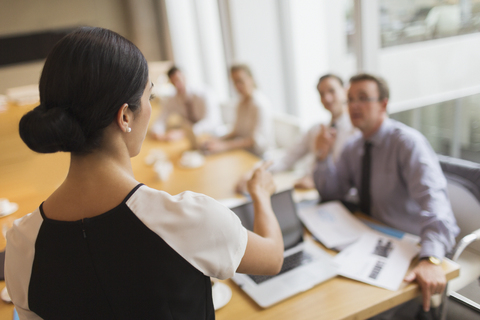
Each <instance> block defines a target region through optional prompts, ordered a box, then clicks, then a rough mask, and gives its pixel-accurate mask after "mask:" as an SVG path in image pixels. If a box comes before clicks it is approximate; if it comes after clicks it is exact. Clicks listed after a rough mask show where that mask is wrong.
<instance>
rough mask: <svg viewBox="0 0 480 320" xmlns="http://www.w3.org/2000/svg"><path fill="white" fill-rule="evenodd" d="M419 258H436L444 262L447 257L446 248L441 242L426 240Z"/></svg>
mask: <svg viewBox="0 0 480 320" xmlns="http://www.w3.org/2000/svg"><path fill="white" fill-rule="evenodd" d="M419 257H420V258H425V257H435V258H438V259H440V260H442V259H443V258H444V257H445V246H444V245H443V244H442V243H440V242H433V241H430V240H426V241H424V242H422V248H421V249H420V254H419Z"/></svg>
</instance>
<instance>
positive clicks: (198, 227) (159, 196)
mask: <svg viewBox="0 0 480 320" xmlns="http://www.w3.org/2000/svg"><path fill="white" fill-rule="evenodd" d="M127 205H128V207H129V208H130V209H131V210H132V211H133V212H134V213H135V215H136V216H137V217H138V218H139V219H140V220H141V221H142V222H143V223H144V224H145V225H146V226H147V227H148V228H150V230H152V231H153V232H155V233H156V234H158V235H159V236H160V237H161V238H162V239H163V240H164V241H165V242H166V243H167V244H168V245H169V246H170V247H172V248H173V249H174V250H175V251H176V252H177V253H178V254H180V255H181V256H182V257H183V258H184V259H185V260H187V261H188V262H189V263H190V264H191V265H193V266H194V267H195V268H197V269H198V270H200V271H201V272H202V273H203V274H204V275H206V276H211V277H215V278H219V279H227V278H230V277H232V276H233V275H234V274H235V271H236V270H237V268H238V266H239V264H240V262H241V260H242V258H243V255H244V254H245V249H246V247H247V240H248V235H247V230H246V229H245V228H244V227H243V226H242V223H241V222H240V219H239V218H238V217H237V216H236V215H235V214H234V213H233V212H232V211H231V210H230V209H228V208H227V207H225V206H224V205H222V204H221V203H219V202H217V201H216V200H214V199H212V198H210V197H207V196H205V195H202V194H197V193H194V192H190V191H186V192H183V193H180V194H178V195H176V196H171V195H169V194H168V193H166V192H163V191H158V190H155V189H151V188H148V187H146V186H142V187H141V188H140V189H139V190H137V192H135V193H134V194H133V195H132V197H130V199H129V200H128V201H127Z"/></svg>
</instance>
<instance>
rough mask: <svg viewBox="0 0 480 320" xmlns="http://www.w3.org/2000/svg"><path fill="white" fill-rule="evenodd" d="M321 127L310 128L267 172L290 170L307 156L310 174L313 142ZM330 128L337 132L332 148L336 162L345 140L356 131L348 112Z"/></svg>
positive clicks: (312, 165) (312, 166)
mask: <svg viewBox="0 0 480 320" xmlns="http://www.w3.org/2000/svg"><path fill="white" fill-rule="evenodd" d="M321 126H322V124H316V125H314V126H313V127H312V128H310V129H309V130H308V131H307V132H306V133H305V134H304V135H303V136H302V137H301V138H300V140H299V141H298V142H297V143H295V144H294V145H292V146H291V147H290V148H288V150H287V151H286V153H285V155H284V156H283V157H281V158H279V159H277V160H275V161H274V163H273V164H272V166H271V167H270V169H269V170H270V171H271V172H280V171H285V170H291V169H292V168H293V166H294V165H295V163H296V162H297V161H299V160H300V159H302V158H303V157H305V156H307V155H308V157H309V159H308V160H307V163H308V170H307V172H308V173H310V174H311V173H312V172H313V169H314V164H315V156H314V154H315V140H316V138H317V136H318V134H319V133H320V130H321ZM331 126H334V127H335V129H336V131H337V137H336V139H335V143H334V145H333V148H332V157H333V160H334V161H337V160H338V159H339V158H340V154H341V153H342V151H343V147H344V146H345V143H346V142H347V140H348V139H349V138H350V137H352V136H353V135H354V134H355V133H356V132H358V130H357V129H356V128H354V127H353V126H352V122H351V121H350V116H349V114H348V111H345V112H343V113H342V115H341V116H340V117H338V119H337V120H336V121H335V122H334V123H332V124H331Z"/></svg>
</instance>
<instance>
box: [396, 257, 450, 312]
mask: <svg viewBox="0 0 480 320" xmlns="http://www.w3.org/2000/svg"><path fill="white" fill-rule="evenodd" d="M413 280H416V281H417V282H418V285H419V286H420V290H421V291H422V295H423V309H424V310H425V311H429V310H430V298H431V296H432V295H434V294H437V293H438V294H440V293H442V292H443V290H445V286H446V284H447V279H446V278H445V274H444V273H443V270H442V267H441V266H439V265H435V264H432V263H430V262H429V261H428V260H420V262H419V263H418V264H417V266H416V267H415V268H413V270H412V271H411V272H410V273H409V274H407V276H406V277H405V281H407V282H412V281H413Z"/></svg>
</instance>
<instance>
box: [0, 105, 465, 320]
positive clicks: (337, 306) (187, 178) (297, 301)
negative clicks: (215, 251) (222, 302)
mask: <svg viewBox="0 0 480 320" xmlns="http://www.w3.org/2000/svg"><path fill="white" fill-rule="evenodd" d="M28 109H29V108H28V107H27V108H25V107H17V106H10V108H9V110H8V111H7V112H4V113H0V198H8V199H9V200H10V201H11V202H15V203H18V204H19V209H18V211H17V212H15V213H14V214H12V215H10V216H7V217H3V218H0V228H3V227H4V226H6V227H10V226H11V225H12V223H13V220H15V219H18V218H20V217H22V216H24V215H26V214H28V213H29V212H31V211H33V210H35V208H36V207H38V205H39V204H40V203H41V202H42V201H43V200H45V199H46V197H48V195H49V194H51V192H53V190H55V188H56V187H57V186H58V185H59V184H60V183H61V182H62V181H63V179H64V178H65V176H66V173H67V170H68V163H69V155H68V154H62V153H57V154H46V155H40V154H36V153H34V152H32V151H30V150H29V149H28V148H27V147H26V146H25V145H24V144H23V143H22V141H21V140H20V137H19V135H18V129H17V128H18V121H19V120H20V118H21V116H22V115H23V114H24V113H25V112H26V111H28ZM152 118H153V117H152ZM154 148H160V149H162V150H163V151H164V152H165V153H166V154H167V155H168V156H169V158H170V160H171V161H172V162H173V163H174V170H173V172H172V174H171V176H170V178H169V179H168V180H167V181H163V182H162V181H161V180H159V179H158V177H157V175H156V173H155V172H154V170H153V168H152V167H151V166H148V165H147V164H145V161H144V160H145V158H146V156H147V155H148V154H149V152H150V150H151V149H154ZM187 148H188V142H186V141H182V142H178V143H170V144H169V143H160V142H156V141H151V140H149V139H147V140H146V141H145V143H144V145H143V147H142V150H141V152H140V154H139V156H137V157H136V158H133V159H132V165H133V171H134V173H135V176H136V178H137V180H138V181H141V182H143V183H145V184H146V185H148V186H150V187H153V188H157V189H160V190H165V191H167V192H169V193H171V194H177V193H180V192H182V191H185V190H191V191H195V192H201V193H204V194H207V195H209V196H211V197H213V198H216V199H224V198H232V197H237V195H236V194H235V192H234V185H235V182H236V181H237V179H238V178H239V177H240V176H241V175H242V174H243V173H245V172H246V171H248V170H249V169H250V168H251V167H252V166H253V165H254V164H255V163H256V162H257V161H258V159H257V158H256V157H255V156H253V155H251V154H249V153H247V152H245V151H233V152H228V153H224V154H219V155H212V156H208V157H207V158H206V162H205V165H204V166H202V167H201V168H197V169H186V168H182V167H181V166H179V165H178V160H179V159H180V156H181V154H182V152H183V151H184V150H186V149H187ZM4 247H5V240H4V238H3V236H0V250H2V249H3V248H4ZM331 253H332V254H334V252H331ZM443 268H444V270H445V273H446V275H447V279H449V280H450V279H452V278H455V277H457V276H458V274H459V268H458V265H456V264H455V263H453V262H450V261H444V263H443ZM223 282H224V283H226V284H227V285H228V286H229V287H230V288H231V289H232V292H233V295H232V299H231V301H230V302H229V303H228V304H227V305H226V306H225V307H223V308H221V309H220V310H218V311H217V312H216V317H217V319H219V320H223V319H229V320H230V319H276V320H278V319H286V320H287V319H295V320H296V319H301V320H303V319H328V320H333V319H365V318H368V317H371V316H373V315H375V314H378V313H380V312H382V311H384V310H387V309H389V308H391V307H393V306H396V305H398V304H400V303H402V302H405V301H408V300H410V299H412V298H414V297H416V296H418V295H419V289H418V286H417V285H416V284H415V283H413V284H408V285H406V284H404V285H403V286H402V288H401V289H400V290H398V291H395V292H392V291H389V290H386V289H381V288H377V287H374V286H371V285H367V284H364V283H360V282H357V281H353V280H350V279H346V278H343V277H336V278H334V279H331V280H329V281H327V282H324V283H322V284H320V285H318V286H316V287H314V288H312V289H310V290H308V291H306V292H303V293H301V294H298V295H296V296H294V297H292V298H290V299H288V300H286V301H283V302H281V303H279V304H277V305H275V306H273V307H271V308H269V309H261V308H260V307H258V306H257V305H256V304H255V303H254V302H253V301H252V300H251V299H250V298H249V297H248V296H247V295H246V294H245V293H243V291H242V290H241V289H240V288H239V287H237V286H236V285H235V284H234V283H233V282H232V281H231V280H225V281H223ZM4 286H5V283H4V282H3V281H1V282H0V290H1V289H3V287H4ZM12 314H13V305H11V304H7V303H5V302H3V301H0V320H7V319H8V320H10V319H12Z"/></svg>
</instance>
